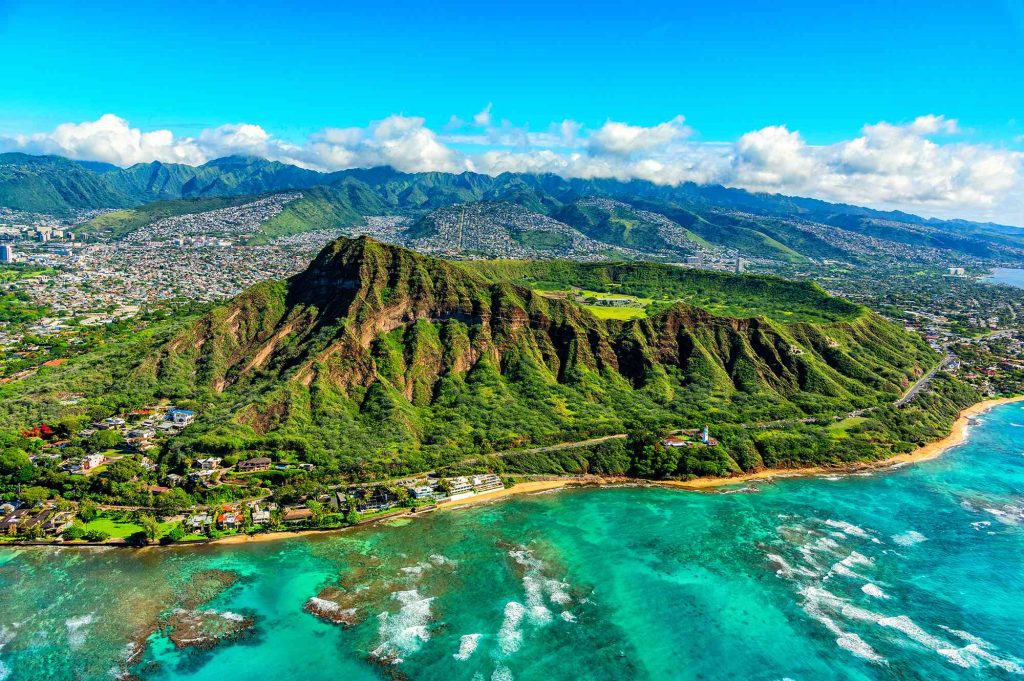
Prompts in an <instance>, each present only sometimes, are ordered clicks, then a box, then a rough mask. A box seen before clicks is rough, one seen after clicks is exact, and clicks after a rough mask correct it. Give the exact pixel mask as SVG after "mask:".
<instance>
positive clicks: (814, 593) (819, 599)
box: [801, 587, 886, 664]
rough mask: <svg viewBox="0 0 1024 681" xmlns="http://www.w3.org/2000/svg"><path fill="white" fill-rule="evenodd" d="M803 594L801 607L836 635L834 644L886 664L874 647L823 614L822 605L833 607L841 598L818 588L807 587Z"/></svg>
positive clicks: (838, 604)
mask: <svg viewBox="0 0 1024 681" xmlns="http://www.w3.org/2000/svg"><path fill="white" fill-rule="evenodd" d="M801 593H802V594H804V603H803V606H802V607H803V609H804V612H806V613H807V614H808V615H809V616H810V617H811V618H813V619H814V620H816V621H818V622H819V623H820V624H822V625H824V626H825V628H826V629H828V630H829V631H830V632H832V633H833V634H834V635H835V637H836V645H838V646H839V647H840V648H842V649H843V650H846V651H849V652H850V653H853V654H854V655H856V656H857V657H860V658H862V659H865V660H869V661H871V662H874V663H876V664H886V660H885V658H884V657H882V656H881V655H879V654H878V653H876V652H875V650H874V648H872V647H871V646H870V645H868V644H867V643H866V642H865V641H864V639H862V638H861V637H860V636H858V635H857V634H854V633H852V632H849V631H846V630H845V629H843V628H842V627H841V626H839V624H837V623H836V621H835V620H834V619H833V618H831V617H829V616H828V615H827V614H825V612H824V610H823V609H822V606H826V607H829V608H830V609H835V608H836V607H840V608H841V605H842V602H843V601H842V599H840V598H838V597H837V596H833V595H832V594H831V593H829V592H828V591H825V590H824V589H818V588H813V587H812V588H808V589H804V590H803V591H801Z"/></svg>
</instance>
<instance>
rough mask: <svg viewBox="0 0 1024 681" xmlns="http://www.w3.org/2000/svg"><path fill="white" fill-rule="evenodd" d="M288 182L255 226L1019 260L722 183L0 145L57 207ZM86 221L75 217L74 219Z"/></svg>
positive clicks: (0, 184)
mask: <svg viewBox="0 0 1024 681" xmlns="http://www.w3.org/2000/svg"><path fill="white" fill-rule="evenodd" d="M313 188H316V190H315V191H314V190H313ZM296 189H297V190H305V191H309V192H310V196H309V197H308V198H306V199H304V201H303V202H302V203H299V204H296V205H295V206H294V207H293V208H292V209H291V210H288V211H286V212H285V214H282V215H280V216H278V217H277V218H276V219H275V220H274V221H273V223H272V224H270V225H268V226H267V228H266V230H265V232H264V234H265V238H272V236H274V235H283V234H294V233H300V232H303V231H309V230H312V229H323V228H325V227H329V228H347V227H351V226H354V225H358V224H360V222H361V220H362V218H365V217H366V216H368V215H381V214H395V213H398V214H409V215H412V216H413V217H415V218H419V217H422V216H424V215H426V214H428V213H430V212H431V211H434V210H437V209H443V208H447V207H450V206H453V205H457V204H465V203H476V202H492V203H501V202H504V203H512V204H515V205H519V206H521V207H523V208H525V209H527V210H529V211H532V212H534V213H536V214H538V215H544V216H547V217H550V218H554V219H557V220H560V221H563V222H565V223H566V224H569V225H570V226H571V227H573V228H574V229H577V230H579V231H581V232H582V233H583V234H584V235H586V236H588V237H590V238H595V239H597V240H598V241H602V242H603V243H606V244H607V245H608V246H609V247H626V248H633V249H635V250H637V251H639V252H641V253H644V254H647V255H655V254H657V253H659V252H662V253H667V252H674V253H675V254H676V255H685V254H688V253H689V252H690V250H689V249H690V248H691V246H690V245H689V244H688V243H687V242H688V241H695V242H697V243H700V242H705V244H706V245H708V246H711V247H716V248H725V249H733V250H736V251H739V252H740V253H742V254H743V255H744V256H746V257H759V258H768V259H773V260H778V261H783V262H794V263H799V262H803V261H806V260H807V259H808V258H819V259H820V258H832V259H837V258H838V259H846V260H853V261H856V260H857V259H858V258H859V257H860V256H859V255H858V252H857V250H856V249H855V248H851V247H850V245H848V244H846V242H847V241H851V240H858V239H859V240H862V241H864V242H865V243H872V241H871V240H879V239H880V240H881V243H891V244H893V246H894V247H896V248H903V249H906V248H907V247H909V248H911V249H921V248H922V247H923V248H925V249H935V251H936V252H940V253H941V252H945V253H949V257H950V258H951V259H955V258H963V257H969V258H982V259H989V260H1000V261H1001V262H1007V263H1009V262H1024V235H1019V234H1018V233H1017V232H1016V230H1014V229H1013V228H1008V227H1003V226H998V225H989V224H981V223H970V222H966V221H960V220H954V221H942V220H931V219H929V220H926V219H923V218H919V217H917V216H913V215H909V214H906V213H900V212H892V211H878V210H872V209H868V208H861V207H857V206H848V205H842V204H830V203H827V202H824V201H819V200H816V199H804V198H797V197H786V196H780V195H768V194H755V193H750V192H747V191H744V190H741V189H731V188H726V187H721V186H700V185H696V184H692V183H684V184H680V185H678V186H667V185H656V184H653V183H650V182H645V181H640V180H632V181H628V182H622V181H618V180H611V179H566V178H562V177H558V176H555V175H528V174H512V173H505V174H502V175H499V176H497V177H491V176H487V175H480V174H475V173H470V172H464V173H460V174H451V173H440V172H427V173H403V172H399V171H396V170H394V169H392V168H370V169H353V170H344V171H338V172H333V173H320V172H317V171H313V170H307V169H303V168H298V167H295V166H291V165H288V164H284V163H280V162H272V161H266V160H262V159H258V158H251V157H228V158H224V159H216V160H213V161H210V162H209V163H206V164H204V165H201V166H187V165H182V164H166V163H159V162H154V163H149V164H138V165H135V166H131V167H130V168H124V169H121V168H115V167H112V166H108V165H105V164H95V163H85V162H82V163H78V162H74V161H68V160H66V159H62V158H59V157H37V156H28V155H25V154H0V205H2V206H6V207H9V208H15V209H20V210H28V211H34V212H43V213H52V214H58V215H63V214H67V213H69V212H70V211H74V210H82V209H96V208H133V207H135V206H139V205H141V204H145V203H148V202H151V201H157V200H159V201H169V200H176V199H183V198H187V199H200V198H210V197H227V196H242V195H253V196H255V195H259V194H264V193H267V192H278V191H287V190H296ZM596 200H606V201H611V202H617V203H618V204H621V205H620V206H617V207H615V208H612V209H611V213H610V214H608V215H601V214H600V212H601V211H600V210H598V211H596V212H595V211H594V210H593V206H594V204H595V201H596ZM644 212H646V213H648V214H650V216H657V217H653V220H654V221H655V222H656V221H660V220H667V221H668V222H669V223H675V224H676V225H678V226H679V232H678V234H677V235H676V236H675V237H674V238H670V239H666V238H665V233H664V230H662V229H659V228H654V227H653V224H654V223H653V222H652V219H650V217H649V218H648V219H640V220H637V215H638V214H640V213H644ZM626 216H629V217H626ZM801 224H806V225H810V226H818V227H827V228H830V229H833V230H843V234H845V235H846V237H844V238H840V239H838V240H826V239H823V238H821V237H820V236H818V235H815V234H814V229H802V228H801V227H800V225H801ZM90 229H91V226H89V225H86V226H85V231H89V230H90ZM588 230H589V231H588ZM910 252H911V253H913V252H914V251H913V250H911V251H910ZM492 255H501V254H500V253H494V254H492ZM559 255H564V254H559ZM933 259H934V258H933Z"/></svg>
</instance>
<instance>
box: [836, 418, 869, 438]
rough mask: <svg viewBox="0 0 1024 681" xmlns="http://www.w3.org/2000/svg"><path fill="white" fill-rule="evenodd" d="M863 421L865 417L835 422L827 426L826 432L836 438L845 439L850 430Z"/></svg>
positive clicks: (865, 419)
mask: <svg viewBox="0 0 1024 681" xmlns="http://www.w3.org/2000/svg"><path fill="white" fill-rule="evenodd" d="M865 421H867V417H865V416H853V417H851V418H848V419H843V420H842V421H836V422H835V423H833V424H831V425H829V427H828V430H829V432H830V433H832V434H833V435H835V436H837V437H847V435H848V432H849V430H850V429H851V428H853V427H855V426H858V425H860V424H861V423H864V422H865Z"/></svg>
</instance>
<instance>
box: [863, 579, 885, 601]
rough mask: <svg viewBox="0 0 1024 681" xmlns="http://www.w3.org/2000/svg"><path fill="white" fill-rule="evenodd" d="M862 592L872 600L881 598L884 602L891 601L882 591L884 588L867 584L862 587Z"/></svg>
mask: <svg viewBox="0 0 1024 681" xmlns="http://www.w3.org/2000/svg"><path fill="white" fill-rule="evenodd" d="M860 590H861V591H863V592H864V593H866V594H867V595H868V596H871V597H872V598H880V599H882V600H888V599H889V594H887V593H885V592H884V591H882V588H881V587H880V586H878V585H876V584H872V583H871V582H868V583H867V584H865V585H864V586H862V587H861V588H860Z"/></svg>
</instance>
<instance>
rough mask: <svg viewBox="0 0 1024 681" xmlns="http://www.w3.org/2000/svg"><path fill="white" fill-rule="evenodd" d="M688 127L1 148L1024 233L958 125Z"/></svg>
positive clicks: (213, 134)
mask: <svg viewBox="0 0 1024 681" xmlns="http://www.w3.org/2000/svg"><path fill="white" fill-rule="evenodd" d="M691 134H692V131H691V130H690V128H689V127H687V126H686V125H685V124H684V119H683V117H682V116H676V117H675V118H672V119H671V120H668V121H665V122H664V123H660V124H657V125H653V126H649V127H644V126H636V125H630V124H627V123H623V122H617V121H608V122H606V123H604V124H603V125H602V126H600V127H599V128H596V129H588V128H586V127H585V126H584V125H582V124H580V123H578V122H576V121H573V120H568V119H567V120H564V121H562V122H559V123H552V124H550V125H548V126H547V127H546V128H543V129H540V130H531V129H529V128H528V127H525V126H516V125H514V124H512V123H510V122H508V121H502V122H501V123H500V124H496V123H495V122H494V121H493V118H492V116H491V105H490V104H488V106H487V107H486V108H484V109H483V110H482V111H481V112H479V113H477V114H476V115H475V116H474V117H473V126H472V127H471V128H467V127H466V124H465V123H464V122H463V120H462V119H460V118H457V117H454V116H453V117H452V119H451V120H450V121H449V122H448V124H447V125H446V126H445V131H444V132H443V133H438V132H435V131H434V130H433V129H431V128H429V127H428V126H427V125H426V122H425V120H424V119H422V118H418V117H412V116H400V115H395V116H389V117H387V118H384V119H382V120H379V121H375V122H372V123H370V124H369V125H368V126H366V127H351V128H325V129H323V130H320V131H318V132H316V133H314V134H312V135H310V136H309V137H308V138H307V139H305V140H302V141H299V142H291V141H288V140H284V139H281V138H279V137H276V136H275V135H273V134H272V133H270V132H268V131H267V130H265V129H263V128H262V127H260V126H259V125H255V124H251V123H233V124H227V125H222V126H219V127H216V128H210V129H207V130H203V131H202V132H200V133H199V134H198V135H196V136H195V137H177V136H175V135H174V133H173V132H171V131H170V130H151V131H143V130H140V129H138V128H133V127H131V126H130V125H129V123H128V122H127V121H125V120H124V119H122V118H119V117H118V116H115V115H112V114H107V115H104V116H101V117H100V118H99V119H98V120H95V121H86V122H82V123H65V124H62V125H59V126H57V127H56V128H54V129H53V130H50V131H49V132H33V133H28V134H21V135H15V136H8V137H2V136H0V150H20V151H26V152H29V153H44V154H60V155H64V156H68V157H70V158H76V159H83V160H101V161H107V162H110V163H115V164H117V165H122V166H126V165H130V164H133V163H139V162H146V161H152V160H160V161H165V162H181V163H189V164H199V163H204V162H206V161H208V160H210V159H213V158H217V157H219V156H225V155H230V154H245V155H254V156H261V157H264V158H268V159H272V160H279V161H283V162H287V163H293V164H296V165H300V166H302V167H306V168H313V169H317V170H338V169H343V168H353V167H370V166H378V165H391V166H394V167H395V168H397V169H399V170H403V171H407V172H416V171H425V170H441V171H449V172H462V171H465V170H475V171H477V172H483V173H489V174H498V173H502V172H538V173H540V172H545V173H556V174H559V175H562V176H565V177H581V178H594V177H610V178H617V179H622V180H628V179H634V178H638V179H645V180H650V181H651V182H656V183H659V184H672V185H674V184H679V183H681V182H697V183H721V184H725V185H728V186H734V187H742V188H746V189H751V190H754V191H764V192H774V193H783V194H791V195H797V196H812V197H817V198H822V199H826V200H830V201H840V202H846V203H854V204H860V205H866V206H872V207H878V208H883V209H894V208H895V209H902V210H909V211H915V212H919V213H925V214H929V215H938V216H942V217H970V218H975V219H985V220H996V221H1003V222H1008V223H1010V224H1020V225H1024V153H1022V152H1019V151H1013V150H1011V149H1007V148H998V147H995V146H992V145H986V144H974V143H970V142H968V141H965V140H966V138H965V136H964V135H962V134H961V130H960V126H959V124H958V122H957V121H956V120H954V119H949V118H946V117H944V116H939V115H926V116H920V117H918V118H916V119H914V120H913V121H910V122H909V123H903V124H894V123H888V122H879V123H874V124H871V125H866V126H864V127H863V128H862V129H861V131H860V133H859V134H857V135H856V136H854V137H852V138H850V139H846V140H842V141H840V142H837V143H834V144H829V145H812V144H809V143H808V142H807V141H806V140H805V139H804V137H803V136H802V135H801V134H800V132H799V131H796V130H791V129H789V128H788V127H787V126H785V125H774V126H769V127H765V128H761V129H760V130H754V131H751V132H748V133H746V134H744V135H742V136H740V137H739V138H738V139H737V140H736V141H735V142H724V143H722V142H719V143H715V142H698V141H693V140H692V139H691ZM1018 141H1020V140H1018Z"/></svg>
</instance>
